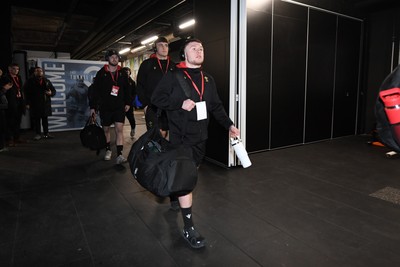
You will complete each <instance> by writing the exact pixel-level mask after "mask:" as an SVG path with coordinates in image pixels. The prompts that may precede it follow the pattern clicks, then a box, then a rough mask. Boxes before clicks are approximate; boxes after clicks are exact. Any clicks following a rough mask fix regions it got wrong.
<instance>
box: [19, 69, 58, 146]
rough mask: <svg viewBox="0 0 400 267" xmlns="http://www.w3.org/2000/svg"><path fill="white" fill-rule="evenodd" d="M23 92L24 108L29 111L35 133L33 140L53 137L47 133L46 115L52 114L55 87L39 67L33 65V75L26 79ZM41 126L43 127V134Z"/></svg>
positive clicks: (47, 122)
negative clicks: (24, 97) (24, 98)
mask: <svg viewBox="0 0 400 267" xmlns="http://www.w3.org/2000/svg"><path fill="white" fill-rule="evenodd" d="M24 92H25V95H26V108H27V109H29V111H30V114H31V117H32V121H33V128H34V130H35V133H36V135H35V137H34V138H33V140H35V141H38V140H40V139H42V138H44V139H52V138H54V136H52V135H50V133H49V121H48V117H49V116H51V115H52V109H51V97H53V96H55V95H56V89H55V88H54V86H53V84H52V83H51V82H50V80H49V79H47V78H46V77H44V73H43V69H42V68H41V67H35V69H34V72H33V76H32V77H31V78H29V79H28V81H27V82H26V84H25V86H24ZM41 126H42V127H43V136H42V131H41Z"/></svg>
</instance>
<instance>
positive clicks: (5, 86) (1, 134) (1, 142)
mask: <svg viewBox="0 0 400 267" xmlns="http://www.w3.org/2000/svg"><path fill="white" fill-rule="evenodd" d="M12 86H13V82H12V81H11V80H10V79H9V77H0V152H5V151H7V150H8V149H7V147H6V134H7V119H6V110H7V108H8V100H7V97H6V93H7V91H8V90H10V89H11V87H12Z"/></svg>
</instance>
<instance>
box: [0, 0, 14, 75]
mask: <svg viewBox="0 0 400 267" xmlns="http://www.w3.org/2000/svg"><path fill="white" fill-rule="evenodd" d="M0 25H1V34H2V39H1V43H0V48H1V49H0V51H1V53H0V68H1V69H2V70H3V73H6V72H7V70H8V68H7V67H8V65H9V64H10V63H11V61H12V47H11V39H10V38H11V4H10V3H9V2H8V1H6V2H5V3H2V5H1V9H0Z"/></svg>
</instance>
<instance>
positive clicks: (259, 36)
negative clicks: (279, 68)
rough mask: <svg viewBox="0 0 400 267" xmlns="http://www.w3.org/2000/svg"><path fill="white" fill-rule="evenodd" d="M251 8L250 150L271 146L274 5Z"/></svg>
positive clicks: (249, 71) (248, 122) (249, 20)
mask: <svg viewBox="0 0 400 267" xmlns="http://www.w3.org/2000/svg"><path fill="white" fill-rule="evenodd" d="M271 3H272V2H270V3H269V5H268V7H267V8H266V9H265V10H263V11H260V10H257V11H256V10H251V9H247V87H246V88H247V106H246V137H247V138H246V149H247V151H249V152H252V151H259V150H266V149H269V115H270V105H269V104H270V81H271V80H270V76H271V20H272V15H271V8H272V4H271Z"/></svg>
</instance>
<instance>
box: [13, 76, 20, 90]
mask: <svg viewBox="0 0 400 267" xmlns="http://www.w3.org/2000/svg"><path fill="white" fill-rule="evenodd" d="M11 78H12V79H13V81H14V84H15V86H16V87H17V88H18V90H19V89H20V88H21V86H20V83H19V80H18V77H17V76H15V77H12V76H11Z"/></svg>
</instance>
